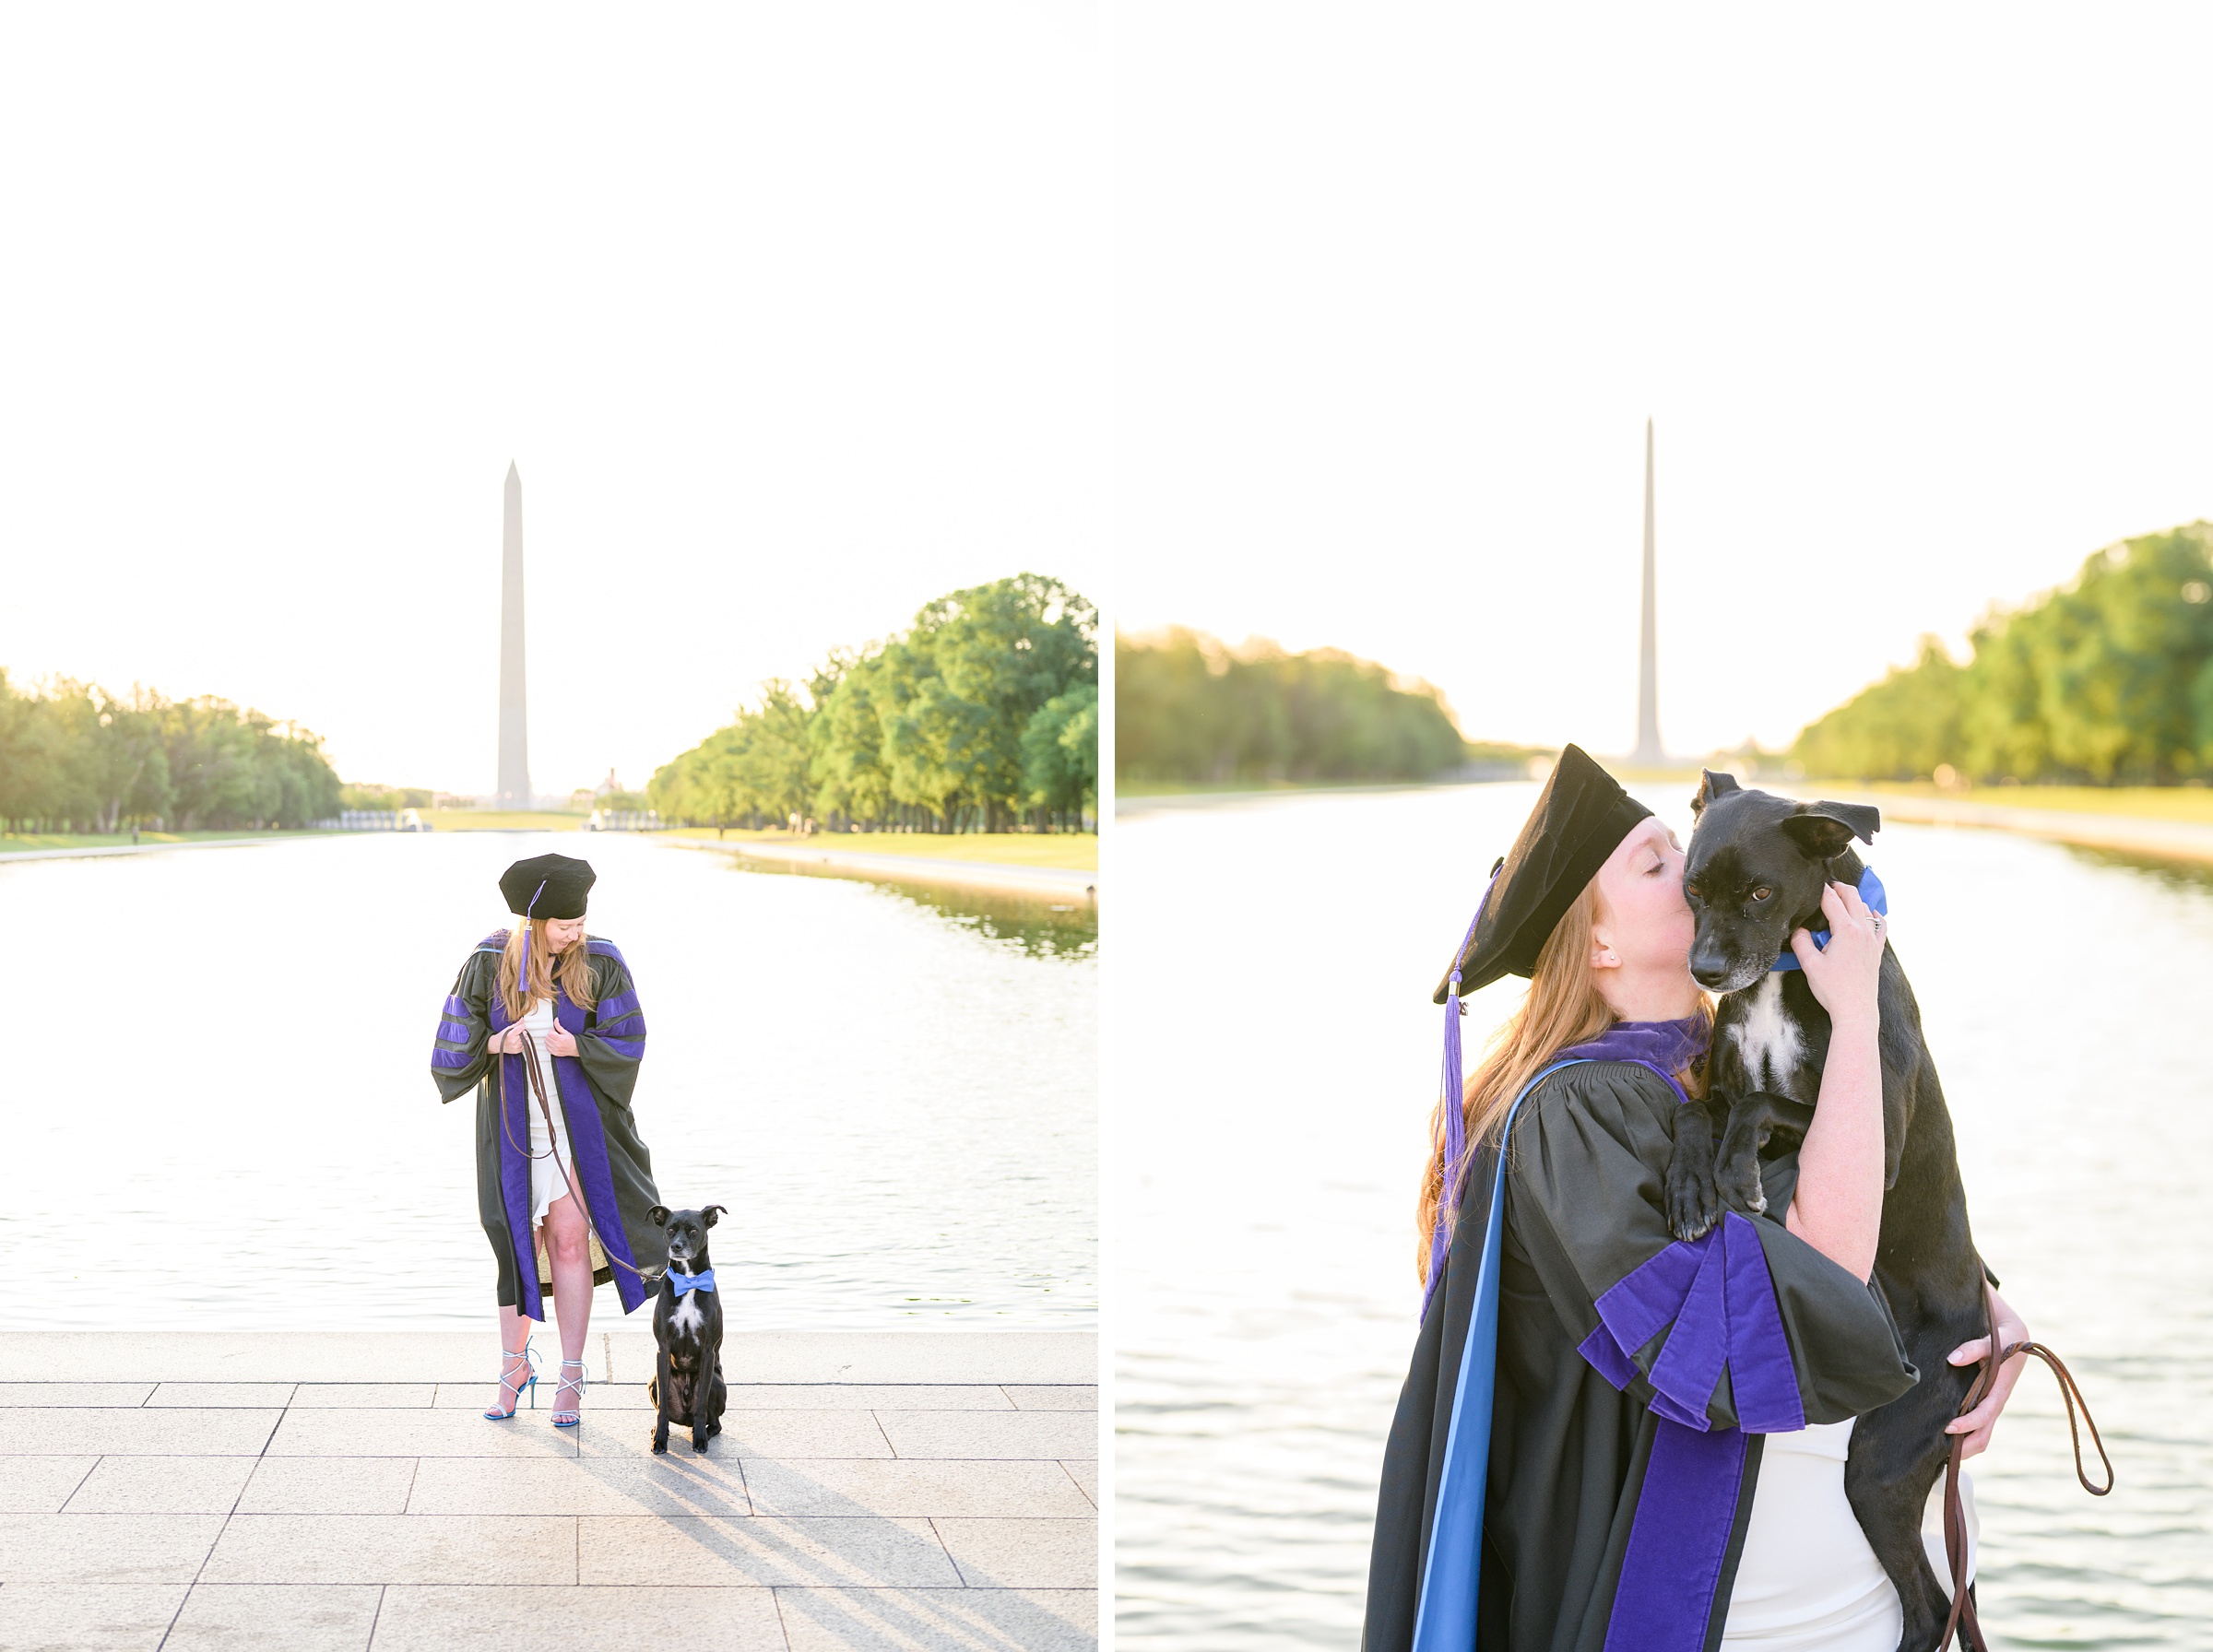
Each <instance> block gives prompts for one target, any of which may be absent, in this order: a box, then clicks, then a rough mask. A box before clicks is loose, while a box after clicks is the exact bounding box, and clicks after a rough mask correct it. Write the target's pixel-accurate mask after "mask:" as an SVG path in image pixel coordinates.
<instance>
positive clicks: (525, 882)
mask: <svg viewBox="0 0 2213 1652" xmlns="http://www.w3.org/2000/svg"><path fill="white" fill-rule="evenodd" d="M597 880H598V873H596V872H594V871H593V870H592V863H591V862H590V861H588V860H579V859H578V858H577V857H576V856H575V855H532V856H531V857H530V858H529V859H528V860H518V861H516V862H515V864H514V865H513V866H511V867H508V868H507V869H506V870H505V871H504V872H502V873H501V874H500V893H501V895H502V896H503V897H504V898H505V900H506V902H507V910H508V911H509V912H512V913H514V914H515V916H517V917H526V918H580V917H582V916H583V915H584V903H585V897H586V896H587V895H589V894H590V893H591V892H592V885H593V883H594V882H595V881H597Z"/></svg>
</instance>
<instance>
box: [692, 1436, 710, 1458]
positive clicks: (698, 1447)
mask: <svg viewBox="0 0 2213 1652" xmlns="http://www.w3.org/2000/svg"><path fill="white" fill-rule="evenodd" d="M692 1451H693V1453H694V1454H695V1455H697V1456H700V1457H704V1456H706V1455H707V1443H706V1442H705V1441H704V1440H694V1441H692Z"/></svg>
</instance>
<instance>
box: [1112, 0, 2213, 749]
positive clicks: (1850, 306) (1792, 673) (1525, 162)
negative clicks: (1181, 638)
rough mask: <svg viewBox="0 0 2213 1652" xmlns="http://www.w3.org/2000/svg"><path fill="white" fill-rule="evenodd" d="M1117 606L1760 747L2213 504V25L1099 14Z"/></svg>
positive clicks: (2020, 13) (2007, 15)
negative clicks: (1650, 595) (1109, 232)
mask: <svg viewBox="0 0 2213 1652" xmlns="http://www.w3.org/2000/svg"><path fill="white" fill-rule="evenodd" d="M1118 38H1119V44H1120V64H1121V71H1120V77H1119V87H1118V96H1119V107H1118V209H1119V235H1120V245H1121V260H1120V277H1121V278H1120V284H1119V294H1118V297H1119V305H1120V310H1119V325H1120V341H1119V390H1120V406H1119V419H1118V467H1119V474H1118V481H1119V493H1118V524H1117V526H1118V565H1117V575H1116V595H1117V600H1118V612H1119V618H1120V619H1121V622H1122V623H1123V624H1124V625H1125V626H1133V627H1146V626H1152V625H1156V624H1160V623H1164V622H1170V621H1177V622H1182V623H1185V624H1190V625H1195V626H1198V627H1201V629H1204V630H1208V631H1214V632H1216V633H1217V634H1220V635H1223V636H1225V637H1228V638H1231V639H1233V640H1235V639H1237V638H1241V637H1244V636H1246V635H1247V634H1249V633H1256V632H1257V633H1260V634H1263V635H1270V636H1274V637H1276V638H1279V639H1280V640H1281V641H1283V642H1284V643H1286V644H1289V645H1291V646H1294V647H1302V648H1303V647H1310V646H1314V645H1317V644H1334V645H1337V646H1340V647H1343V648H1348V649H1351V650H1353V651H1355V652H1356V653H1358V654H1362V655H1367V656H1369V657H1371V658H1375V659H1379V660H1382V661H1384V662H1386V663H1387V664H1389V665H1391V666H1392V667H1396V668H1398V669H1400V670H1402V671H1404V672H1406V673H1408V674H1411V675H1419V676H1426V677H1427V678H1430V679H1431V680H1433V681H1435V682H1437V683H1438V684H1439V685H1440V686H1441V687H1443V688H1444V689H1445V690H1446V691H1447V693H1448V695H1449V697H1450V700H1451V702H1452V703H1453V705H1454V706H1455V708H1456V709H1457V710H1458V712H1459V713H1460V714H1461V717H1462V723H1463V725H1464V726H1465V727H1466V729H1467V731H1468V732H1469V733H1470V734H1471V735H1473V736H1478V737H1485V736H1487V737H1507V738H1519V739H1527V740H1532V741H1538V740H1543V741H1557V740H1561V739H1576V740H1579V741H1581V742H1583V743H1584V744H1586V745H1588V746H1590V747H1591V748H1592V749H1594V750H1598V751H1607V750H1612V751H1620V750H1624V749H1627V747H1628V746H1629V744H1630V743H1631V740H1632V737H1633V736H1634V732H1635V704H1636V641H1637V632H1636V625H1637V608H1636V604H1637V588H1638V584H1637V582H1638V559H1639V547H1640V534H1641V510H1642V501H1641V490H1642V463H1643V451H1642V450H1643V432H1644V421H1645V419H1646V418H1647V416H1648V415H1649V416H1651V417H1652V418H1654V419H1656V420H1657V421H1658V444H1659V549H1660V605H1661V606H1660V621H1661V651H1660V682H1661V705H1660V709H1661V727H1662V733H1663V736H1664V737H1665V738H1666V740H1667V742H1668V744H1669V746H1670V748H1671V749H1674V750H1676V751H1679V752H1686V753H1699V752H1704V751H1709V750H1711V749H1714V748H1715V747H1717V746H1720V745H1723V744H1727V745H1734V744H1735V743H1736V742H1738V741H1740V740H1742V739H1743V738H1744V737H1746V735H1747V734H1752V735H1757V737H1759V738H1760V739H1762V740H1763V741H1765V742H1768V743H1769V744H1774V743H1777V742H1781V741H1783V740H1786V739H1788V738H1789V737H1791V736H1792V735H1793V733H1794V732H1795V731H1796V730H1797V728H1798V727H1799V726H1801V725H1802V724H1804V723H1805V722H1806V721H1807V720H1809V719H1810V718H1812V717H1814V716H1816V715H1817V714H1819V713H1821V712H1822V711H1824V710H1825V709H1827V708H1828V706H1830V705H1832V704H1834V703H1836V702H1838V701H1840V699H1842V698H1844V697H1845V696H1846V695H1848V694H1850V693H1851V692H1852V690H1856V689H1857V688H1859V687H1860V686H1861V685H1862V684H1863V683H1865V682H1866V681H1868V680H1869V679H1871V678H1875V677H1877V676H1879V675H1880V674H1881V672H1882V670H1883V668H1884V667H1885V665H1886V664H1887V663H1888V662H1890V661H1894V660H1904V659H1907V658H1909V657H1911V654H1912V652H1913V648H1914V639H1915V637H1916V636H1917V634H1918V633H1920V632H1923V631H1936V632H1939V633H1943V634H1946V635H1947V636H1948V637H1950V638H1952V639H1954V640H1955V641H1958V640H1960V639H1963V636H1964V633H1965V631H1966V630H1967V628H1968V626H1969V625H1970V623H1971V622H1972V621H1973V619H1975V617H1976V615H1977V614H1978V613H1979V612H1980V611H1981V610H1982V608H1983V607H1984V605H1985V604H1987V603H1988V602H1990V601H1991V600H1992V599H1994V598H2004V599H2007V600H2018V599H2019V598H2021V597H2022V596H2027V595H2029V594H2030V593H2031V592H2034V591H2036V590H2038V589H2040V588H2041V587H2044V586H2048V585H2050V584H2055V583H2057V582H2059V581H2061V580H2063V579H2065V578H2066V577H2068V576H2069V575H2070V574H2071V573H2072V572H2074V570H2075V569H2076V568H2077V566H2078V565H2079V564H2080V562H2081V560H2082V559H2083V558H2084V557H2085V556H2087V555H2088V554H2089V552H2091V551H2093V550H2095V549H2099V548H2100V547H2101V546H2103V545H2106V544H2108V543H2110V542H2112V540H2114V539H2117V538H2120V537H2124V536H2128V535H2133V534H2138V533H2144V532H2148V531H2152V530H2157V529H2161V528H2165V527H2168V526H2171V525H2174V524H2177V523H2181V522H2186V521H2190V520H2192V519H2195V518H2196V517H2200V516H2213V391H2209V390H2208V385H2213V299H2209V297H2208V295H2209V294H2213V286H2209V285H2208V282H2209V279H2213V165H2209V164H2208V162H2209V159H2213V125H2209V124H2208V121H2207V106H2206V100H2205V79H2204V77H2205V73H2206V67H2207V64H2208V62H2213V10H2208V9H2207V8H2205V7H2203V6H2196V7H2180V6H2126V7H2115V6H2095V7H2089V6H2077V7H2068V8H2057V7H2023V6H1985V7H1981V8H1976V7H1970V6H1938V7H1930V6H1889V7H1882V6H1857V7H1851V8H1846V9H1842V10H1840V9H1837V8H1834V7H1830V8H1826V9H1824V8H1809V7H1803V6H1801V7H1789V6H1782V7H1778V6H1744V7H1736V8H1715V7H1707V8H1698V9H1694V8H1686V7H1682V6H1659V7H1653V6H1636V7H1627V6H1625V7H1621V8H1617V9H1608V10H1601V9H1594V8H1592V7H1588V6H1582V7H1559V6H1485V7H1474V6H1465V5H1460V4H1448V5H1393V6H1363V5H1353V4H1340V5H1333V6H1318V5H1311V4H1307V5H1301V4H1296V3H1286V0H1252V3H1249V4H1247V3H1239V4H1209V5H1202V6H1192V5H1189V4H1185V3H1182V0H1176V3H1173V4H1147V5H1145V6H1141V7H1137V8H1134V9H1131V10H1128V11H1125V12H1124V13H1123V14H1122V15H1121V17H1120V20H1119V29H1118Z"/></svg>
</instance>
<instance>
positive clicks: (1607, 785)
mask: <svg viewBox="0 0 2213 1652" xmlns="http://www.w3.org/2000/svg"><path fill="white" fill-rule="evenodd" d="M1651 812H1652V811H1651V809H1649V808H1645V806H1644V805H1643V804H1641V803H1639V802H1638V801H1637V799H1636V798H1634V797H1632V796H1629V795H1628V793H1627V792H1625V791H1623V790H1622V789H1621V783H1620V782H1619V781H1617V780H1615V778H1614V776H1613V775H1611V774H1609V773H1606V772H1605V771H1604V769H1602V768H1600V767H1599V766H1598V764H1596V763H1595V762H1593V761H1592V760H1591V758H1590V756H1589V755H1588V754H1587V753H1586V752H1585V751H1584V750H1583V749H1582V748H1581V747H1580V746H1569V747H1568V748H1567V749H1565V750H1563V751H1562V752H1561V753H1560V761H1558V762H1557V763H1556V764H1554V765H1553V771H1552V774H1551V776H1550V777H1549V778H1548V779H1546V781H1545V782H1544V790H1543V791H1542V792H1540V793H1539V794H1538V795H1537V806H1536V808H1533V809H1532V810H1531V811H1530V816H1529V820H1528V823H1527V824H1525V825H1524V826H1523V827H1522V828H1521V836H1520V837H1518V838H1516V839H1515V840H1514V846H1513V847H1512V848H1511V849H1509V850H1508V851H1507V853H1506V856H1505V858H1504V859H1503V860H1501V861H1500V862H1499V863H1498V866H1497V868H1496V869H1495V871H1494V872H1493V874H1492V878H1491V888H1490V892H1489V893H1488V894H1487V895H1486V896H1485V898H1484V903H1483V907H1482V910H1481V912H1479V913H1478V914H1477V915H1476V919H1475V929H1474V933H1473V936H1472V937H1471V938H1470V939H1469V941H1468V944H1467V948H1466V950H1464V951H1462V953H1461V955H1460V957H1459V958H1457V959H1456V960H1454V961H1453V962H1452V964H1451V965H1450V966H1449V967H1448V968H1447V969H1446V971H1445V978H1444V980H1442V981H1440V982H1439V983H1438V988H1437V998H1436V1001H1437V1002H1438V1003H1439V1004H1441V1003H1443V1002H1444V1001H1445V998H1446V997H1447V995H1448V994H1450V991H1451V990H1452V971H1453V970H1454V969H1457V970H1459V971H1460V990H1461V993H1462V996H1463V997H1464V996H1466V995H1467V994H1469V993H1472V992H1474V991H1476V990H1477V989H1478V988H1480V987H1485V986H1488V985H1490V984H1491V983H1492V982H1494V981H1496V980H1497V979H1499V978H1500V977H1501V976H1503V975H1528V974H1533V973H1535V972H1536V967H1537V954H1538V953H1539V952H1541V951H1543V950H1544V943H1545V942H1546V941H1547V940H1549V939H1551V938H1552V932H1553V930H1554V928H1555V927H1556V926H1558V924H1559V921H1560V918H1561V916H1562V915H1563V914H1565V913H1566V912H1567V910H1568V907H1569V906H1570V905H1572V904H1573V903H1574V901H1575V898H1576V896H1578V895H1580V894H1581V893H1582V892H1583V886H1584V885H1585V884H1587V883H1589V882H1590V881H1591V879H1593V878H1595V877H1596V876H1598V868H1599V867H1603V866H1604V865H1605V864H1606V857H1607V856H1608V855H1612V854H1613V853H1614V851H1615V850H1616V849H1618V848H1620V847H1621V840H1622V839H1623V838H1625V837H1627V836H1628V835H1629V833H1630V832H1631V831H1632V830H1634V829H1635V827H1636V825H1637V822H1638V821H1639V820H1644V819H1646V818H1647V817H1648V816H1650V815H1651Z"/></svg>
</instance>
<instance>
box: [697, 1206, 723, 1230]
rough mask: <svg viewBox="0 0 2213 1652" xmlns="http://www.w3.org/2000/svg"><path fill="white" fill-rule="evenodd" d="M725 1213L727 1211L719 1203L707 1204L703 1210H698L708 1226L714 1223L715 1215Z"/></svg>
mask: <svg viewBox="0 0 2213 1652" xmlns="http://www.w3.org/2000/svg"><path fill="white" fill-rule="evenodd" d="M727 1214H728V1212H727V1211H725V1210H724V1209H723V1208H722V1207H721V1206H720V1205H709V1206H708V1207H707V1208H706V1209H704V1210H702V1211H701V1212H700V1215H701V1216H703V1217H704V1218H705V1219H706V1223H707V1225H708V1226H709V1227H713V1226H714V1225H715V1218H716V1217H717V1216H721V1215H727Z"/></svg>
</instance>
